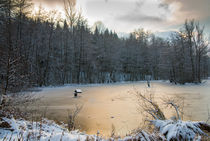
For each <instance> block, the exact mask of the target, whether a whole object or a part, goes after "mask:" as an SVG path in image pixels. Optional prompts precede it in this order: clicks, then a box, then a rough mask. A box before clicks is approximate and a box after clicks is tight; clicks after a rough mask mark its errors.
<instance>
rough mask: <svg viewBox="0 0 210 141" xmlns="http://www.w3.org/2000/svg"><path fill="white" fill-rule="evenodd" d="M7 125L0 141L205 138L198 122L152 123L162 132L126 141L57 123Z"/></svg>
mask: <svg viewBox="0 0 210 141" xmlns="http://www.w3.org/2000/svg"><path fill="white" fill-rule="evenodd" d="M3 122H4V124H5V123H8V125H7V127H5V128H0V141H19V140H22V141H37V140H38V141H78V140H79V141H105V140H107V141H108V140H109V141H114V140H119V141H130V140H133V139H136V140H140V141H159V140H168V141H169V140H171V139H172V140H173V139H178V140H179V139H180V138H181V139H183V140H196V141H200V140H201V137H202V135H203V136H206V134H205V133H204V132H203V131H202V130H201V129H200V128H199V123H198V122H190V121H187V122H184V121H172V120H165V121H161V120H155V121H152V122H151V123H153V124H154V125H155V127H156V128H157V129H158V130H159V132H154V133H152V134H150V133H148V132H145V131H144V130H139V131H138V132H136V133H134V134H132V135H129V136H126V137H124V138H120V137H115V138H108V139H103V138H102V137H100V136H99V134H98V135H87V134H84V133H81V132H79V131H71V132H69V131H68V130H67V129H66V128H64V127H62V126H60V125H57V124H56V123H55V122H54V121H50V120H47V119H42V121H40V122H30V121H26V120H23V119H19V120H15V119H14V118H2V120H1V123H0V124H1V125H2V123H3Z"/></svg>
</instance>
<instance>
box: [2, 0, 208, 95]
mask: <svg viewBox="0 0 210 141" xmlns="http://www.w3.org/2000/svg"><path fill="white" fill-rule="evenodd" d="M64 4H65V6H64V9H65V13H66V19H65V20H58V19H57V18H56V14H55V12H52V11H51V12H49V13H44V12H43V11H42V9H41V8H40V10H39V11H38V12H37V13H36V14H35V15H33V16H32V14H31V13H32V11H31V9H32V2H31V1H30V0H1V1H0V27H1V28H0V76H1V78H0V84H1V93H7V92H16V91H20V90H22V89H26V88H28V87H32V86H48V85H63V84H67V83H68V84H70V83H110V82H117V81H138V80H144V79H145V76H148V75H150V76H151V77H152V79H154V80H159V79H164V80H170V81H171V82H174V83H181V84H184V83H186V82H192V83H200V82H201V80H202V79H204V78H207V77H208V76H209V56H208V55H207V52H208V48H207V47H208V43H207V41H206V40H205V36H204V28H203V27H202V26H200V25H199V23H198V22H196V21H194V20H186V22H185V24H184V25H183V28H181V29H180V31H179V32H174V33H173V34H172V35H171V36H170V38H168V39H163V38H160V37H156V36H155V35H154V34H152V33H150V32H148V31H145V30H144V29H138V30H135V31H134V32H132V33H130V36H129V37H128V38H119V37H118V35H117V33H115V32H113V31H111V30H108V29H104V30H102V29H101V27H100V26H95V28H94V30H93V29H92V28H90V27H89V26H88V23H87V21H86V19H85V18H84V17H83V16H82V13H81V12H80V11H78V10H76V8H75V6H76V1H75V0H64Z"/></svg>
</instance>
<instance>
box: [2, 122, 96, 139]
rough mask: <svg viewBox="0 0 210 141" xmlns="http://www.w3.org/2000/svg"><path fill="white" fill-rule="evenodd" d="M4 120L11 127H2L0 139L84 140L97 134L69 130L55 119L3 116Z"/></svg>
mask: <svg viewBox="0 0 210 141" xmlns="http://www.w3.org/2000/svg"><path fill="white" fill-rule="evenodd" d="M2 122H7V123H9V125H10V127H9V128H0V140H1V141H3V140H5V141H9V140H11V141H18V139H20V140H22V139H23V140H24V141H25V140H39V141H49V140H50V141H61V140H62V141H76V140H81V141H84V140H86V139H87V138H90V139H91V138H92V139H95V138H97V137H96V136H93V135H92V136H91V135H86V134H84V133H81V132H79V131H72V132H68V130H67V129H66V128H64V127H62V126H60V125H57V124H56V123H55V122H54V121H50V120H47V119H43V120H42V121H41V122H29V121H26V120H23V119H20V120H15V119H14V118H11V119H8V118H3V121H2Z"/></svg>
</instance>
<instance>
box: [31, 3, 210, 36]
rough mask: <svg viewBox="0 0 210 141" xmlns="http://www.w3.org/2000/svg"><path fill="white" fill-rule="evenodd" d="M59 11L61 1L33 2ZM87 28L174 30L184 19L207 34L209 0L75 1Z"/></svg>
mask: <svg viewBox="0 0 210 141" xmlns="http://www.w3.org/2000/svg"><path fill="white" fill-rule="evenodd" d="M34 2H35V3H36V5H35V6H38V5H39V4H40V3H41V4H42V5H43V7H45V8H46V9H48V10H49V9H51V10H59V11H61V12H62V7H63V2H62V0H34ZM77 7H78V8H79V7H80V8H82V11H83V15H84V16H85V17H86V18H87V19H88V22H89V25H90V26H91V25H93V24H94V22H96V21H102V22H103V23H104V24H105V26H106V27H108V28H109V29H112V30H114V31H116V32H125V33H129V32H132V31H133V30H134V29H137V28H145V29H147V30H151V31H153V32H167V31H173V30H178V28H180V25H182V24H183V23H184V21H185V19H187V18H188V19H192V18H193V19H196V20H199V21H200V23H201V24H202V25H205V29H206V32H209V33H210V12H209V10H210V0H77Z"/></svg>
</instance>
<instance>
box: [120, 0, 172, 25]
mask: <svg viewBox="0 0 210 141" xmlns="http://www.w3.org/2000/svg"><path fill="white" fill-rule="evenodd" d="M135 4H136V5H135V8H134V9H133V10H130V11H128V12H127V13H124V14H121V15H117V16H116V19H117V20H120V21H124V22H129V23H142V22H143V23H154V22H155V23H162V22H164V21H167V18H168V17H169V16H170V15H169V14H170V13H171V11H170V7H169V4H168V3H163V2H162V1H154V0H149V1H143V0H138V1H136V3H135Z"/></svg>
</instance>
